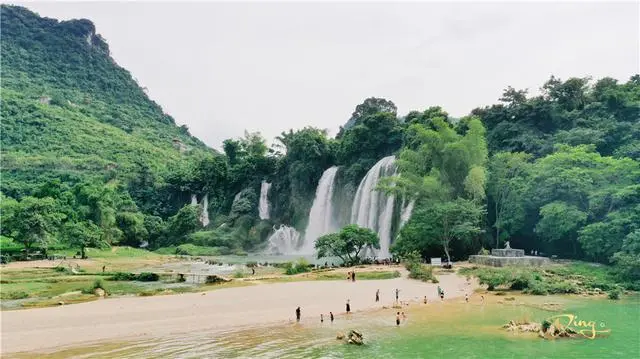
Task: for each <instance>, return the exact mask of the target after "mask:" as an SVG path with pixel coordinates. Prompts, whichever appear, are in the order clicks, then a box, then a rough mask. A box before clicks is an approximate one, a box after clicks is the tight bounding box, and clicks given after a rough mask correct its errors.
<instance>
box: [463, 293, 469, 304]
mask: <svg viewBox="0 0 640 359" xmlns="http://www.w3.org/2000/svg"><path fill="white" fill-rule="evenodd" d="M464 301H465V302H467V303H469V294H467V293H465V294H464Z"/></svg>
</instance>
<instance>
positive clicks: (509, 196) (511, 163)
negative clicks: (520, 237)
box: [487, 152, 531, 248]
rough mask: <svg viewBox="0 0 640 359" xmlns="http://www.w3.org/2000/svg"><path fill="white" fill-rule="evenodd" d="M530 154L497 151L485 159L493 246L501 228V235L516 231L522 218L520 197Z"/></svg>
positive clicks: (498, 241)
mask: <svg viewBox="0 0 640 359" xmlns="http://www.w3.org/2000/svg"><path fill="white" fill-rule="evenodd" d="M530 158H531V155H529V154H527V153H524V152H515V153H512V152H500V153H497V154H495V155H494V156H493V157H492V158H491V160H490V161H489V182H488V186H487V192H488V193H489V195H490V196H491V200H492V202H493V206H492V210H493V216H494V218H495V222H494V224H493V226H494V227H495V229H496V248H498V247H499V246H500V240H502V239H503V238H501V236H500V235H501V233H500V231H501V230H502V229H505V230H506V231H505V236H504V237H505V238H508V237H509V236H510V235H511V234H512V233H514V232H516V231H517V230H518V229H519V228H520V227H521V226H522V223H523V221H524V215H525V207H524V201H525V196H526V192H527V187H526V185H527V181H526V177H527V176H528V172H529V167H530V164H529V163H528V161H529V159H530Z"/></svg>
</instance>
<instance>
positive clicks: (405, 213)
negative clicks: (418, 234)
mask: <svg viewBox="0 0 640 359" xmlns="http://www.w3.org/2000/svg"><path fill="white" fill-rule="evenodd" d="M415 205H416V201H415V200H411V201H410V202H409V203H408V204H407V206H406V207H405V206H404V199H403V200H402V206H401V207H402V212H401V213H400V228H402V227H403V226H404V225H405V224H406V223H407V222H408V221H409V219H411V213H413V207H414V206H415Z"/></svg>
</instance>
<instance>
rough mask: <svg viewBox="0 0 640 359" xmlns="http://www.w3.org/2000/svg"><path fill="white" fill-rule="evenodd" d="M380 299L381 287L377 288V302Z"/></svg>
mask: <svg viewBox="0 0 640 359" xmlns="http://www.w3.org/2000/svg"><path fill="white" fill-rule="evenodd" d="M379 301H380V289H378V290H376V302H379Z"/></svg>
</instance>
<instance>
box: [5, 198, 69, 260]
mask: <svg viewBox="0 0 640 359" xmlns="http://www.w3.org/2000/svg"><path fill="white" fill-rule="evenodd" d="M11 204H12V205H14V206H15V207H14V208H7V212H9V213H11V215H10V216H9V217H8V218H3V227H4V226H7V227H8V228H10V229H11V237H12V238H13V239H14V240H15V241H17V242H20V243H22V244H23V245H24V247H25V250H26V253H27V255H28V254H29V251H30V250H31V247H32V246H33V245H34V244H39V245H40V246H43V247H46V246H47V243H48V240H49V237H50V236H51V235H52V234H53V233H54V232H55V231H56V229H57V227H58V226H59V225H60V222H61V221H62V220H63V219H64V217H65V216H64V214H62V213H59V212H57V211H56V202H55V200H54V199H53V198H51V197H45V198H35V197H25V198H23V199H22V200H21V201H20V202H13V203H11ZM4 212H5V206H4V205H3V213H4Z"/></svg>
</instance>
